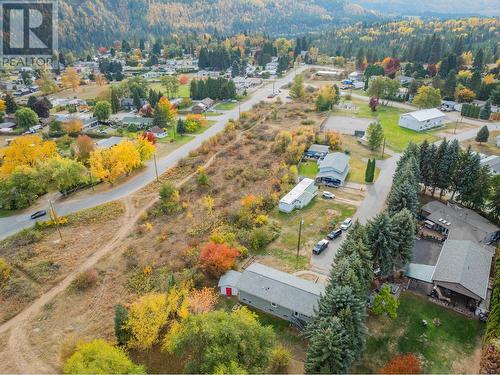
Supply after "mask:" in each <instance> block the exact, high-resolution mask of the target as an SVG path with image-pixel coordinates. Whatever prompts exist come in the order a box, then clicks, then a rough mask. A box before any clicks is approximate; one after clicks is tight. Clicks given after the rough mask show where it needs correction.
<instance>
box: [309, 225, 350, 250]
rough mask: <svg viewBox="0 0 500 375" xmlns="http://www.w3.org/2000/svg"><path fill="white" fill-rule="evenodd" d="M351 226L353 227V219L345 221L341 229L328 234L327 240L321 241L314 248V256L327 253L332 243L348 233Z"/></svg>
mask: <svg viewBox="0 0 500 375" xmlns="http://www.w3.org/2000/svg"><path fill="white" fill-rule="evenodd" d="M351 226H352V219H351V218H348V219H345V220H344V222H343V223H342V224H341V225H340V227H339V228H337V229H334V230H333V231H331V232H330V233H328V234H327V235H326V239H324V240H321V241H319V242H318V243H317V244H316V246H314V248H313V254H314V255H319V254H321V253H322V252H323V251H325V250H326V249H327V248H328V245H329V244H330V241H334V240H335V239H337V238H339V237H340V236H342V232H345V231H348V230H349V228H350V227H351Z"/></svg>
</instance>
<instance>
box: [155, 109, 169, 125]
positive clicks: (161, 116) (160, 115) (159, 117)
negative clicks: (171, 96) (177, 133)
mask: <svg viewBox="0 0 500 375" xmlns="http://www.w3.org/2000/svg"><path fill="white" fill-rule="evenodd" d="M153 126H158V127H159V128H162V129H165V128H167V127H168V120H167V116H166V115H165V112H163V110H162V109H161V108H160V106H159V105H158V104H156V107H155V113H154V115H153Z"/></svg>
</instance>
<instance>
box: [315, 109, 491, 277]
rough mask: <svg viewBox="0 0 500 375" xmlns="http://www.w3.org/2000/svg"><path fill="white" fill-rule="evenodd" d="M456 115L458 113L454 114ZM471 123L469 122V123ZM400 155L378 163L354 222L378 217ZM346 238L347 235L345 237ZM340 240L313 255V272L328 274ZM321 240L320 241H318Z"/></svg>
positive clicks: (467, 135) (471, 134) (471, 132)
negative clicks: (377, 173)
mask: <svg viewBox="0 0 500 375" xmlns="http://www.w3.org/2000/svg"><path fill="white" fill-rule="evenodd" d="M454 113H456V112H454ZM467 120H469V119H467ZM468 122H469V121H468ZM474 123H477V125H484V124H485V123H484V122H480V121H475V122H474ZM499 127H500V123H499V122H495V123H489V124H488V129H489V130H490V131H493V130H497V129H498V128H499ZM477 131H478V128H474V129H470V130H468V131H465V132H463V133H459V134H456V135H454V136H452V137H449V140H453V139H457V140H458V141H459V142H462V141H465V140H468V139H472V138H474V137H475V136H476V134H477ZM400 156H401V155H400V154H395V155H393V156H392V157H391V158H389V159H386V160H384V161H377V166H378V167H380V169H381V171H380V176H379V178H378V179H377V181H376V182H375V183H374V184H373V185H369V186H368V187H367V195H366V198H365V199H364V200H363V202H362V203H361V205H360V206H359V208H358V210H357V212H356V214H355V215H354V220H359V221H360V222H361V223H362V224H366V223H367V222H368V221H369V220H370V219H372V218H373V217H375V216H377V214H378V213H380V212H381V211H382V210H383V209H384V206H385V201H386V199H387V196H388V195H389V192H390V190H391V186H392V177H393V175H394V172H395V171H396V166H397V162H398V160H399V158H400ZM343 237H345V234H344V235H343ZM343 237H341V238H338V239H336V240H334V241H330V245H329V246H328V249H326V250H325V251H323V252H322V253H321V254H320V255H313V256H312V258H311V265H312V270H313V271H316V272H318V273H321V274H324V275H326V274H328V272H329V270H330V267H331V265H332V263H333V259H334V258H335V254H337V251H338V249H339V248H340V245H341V244H342V238H343ZM318 240H319V239H318Z"/></svg>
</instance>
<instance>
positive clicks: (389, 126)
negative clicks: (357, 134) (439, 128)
mask: <svg viewBox="0 0 500 375" xmlns="http://www.w3.org/2000/svg"><path fill="white" fill-rule="evenodd" d="M352 103H353V104H355V105H356V106H357V107H358V109H357V110H356V111H346V110H342V111H339V112H340V113H345V114H349V115H354V116H357V117H363V118H369V119H373V120H374V121H377V120H378V121H380V123H381V124H382V127H383V128H384V134H385V137H386V140H387V146H388V147H389V148H390V149H392V150H394V151H396V152H401V151H403V150H404V149H405V148H406V146H407V145H408V143H410V142H415V143H421V142H423V141H424V139H427V140H428V141H429V142H436V141H437V140H439V137H437V136H435V135H434V134H432V133H417V132H415V131H412V130H410V129H405V128H401V127H400V126H399V116H400V115H401V114H402V113H405V112H408V111H405V110H402V109H399V108H395V107H387V106H378V107H377V112H372V111H371V109H370V107H369V106H368V103H366V102H364V101H362V100H356V99H353V100H352Z"/></svg>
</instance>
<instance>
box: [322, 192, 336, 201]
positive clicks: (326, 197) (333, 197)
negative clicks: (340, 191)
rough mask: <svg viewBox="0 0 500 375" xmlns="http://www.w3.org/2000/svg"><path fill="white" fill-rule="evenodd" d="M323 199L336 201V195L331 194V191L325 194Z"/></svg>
mask: <svg viewBox="0 0 500 375" xmlns="http://www.w3.org/2000/svg"><path fill="white" fill-rule="evenodd" d="M323 198H325V199H335V194H333V193H330V192H329V191H324V192H323Z"/></svg>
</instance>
